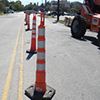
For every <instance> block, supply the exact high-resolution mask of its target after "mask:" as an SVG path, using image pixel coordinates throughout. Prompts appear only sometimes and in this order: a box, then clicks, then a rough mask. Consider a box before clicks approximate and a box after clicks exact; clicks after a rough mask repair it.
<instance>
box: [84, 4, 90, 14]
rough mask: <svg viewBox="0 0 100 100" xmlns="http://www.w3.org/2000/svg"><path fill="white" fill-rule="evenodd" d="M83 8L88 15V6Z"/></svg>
mask: <svg viewBox="0 0 100 100" xmlns="http://www.w3.org/2000/svg"><path fill="white" fill-rule="evenodd" d="M83 8H84V10H85V13H86V14H89V11H88V10H87V8H86V6H84V5H83Z"/></svg>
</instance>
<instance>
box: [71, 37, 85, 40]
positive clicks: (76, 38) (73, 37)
mask: <svg viewBox="0 0 100 100" xmlns="http://www.w3.org/2000/svg"><path fill="white" fill-rule="evenodd" d="M71 37H72V38H74V39H77V40H79V41H86V39H84V38H83V37H82V38H75V37H73V36H71Z"/></svg>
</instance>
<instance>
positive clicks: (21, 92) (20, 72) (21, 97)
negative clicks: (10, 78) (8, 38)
mask: <svg viewBox="0 0 100 100" xmlns="http://www.w3.org/2000/svg"><path fill="white" fill-rule="evenodd" d="M23 24H24V22H23ZM23 33H24V26H23V27H22V43H21V63H20V70H19V92H18V100H23Z"/></svg>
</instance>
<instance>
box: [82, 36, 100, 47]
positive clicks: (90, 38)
mask: <svg viewBox="0 0 100 100" xmlns="http://www.w3.org/2000/svg"><path fill="white" fill-rule="evenodd" d="M83 38H84V39H86V40H89V41H91V43H92V44H93V45H95V46H98V47H99V44H98V39H97V38H95V37H91V36H84V37H83Z"/></svg>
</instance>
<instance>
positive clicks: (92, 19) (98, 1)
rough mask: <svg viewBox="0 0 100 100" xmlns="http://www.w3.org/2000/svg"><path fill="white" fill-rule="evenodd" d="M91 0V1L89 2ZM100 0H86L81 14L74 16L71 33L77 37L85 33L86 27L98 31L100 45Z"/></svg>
mask: <svg viewBox="0 0 100 100" xmlns="http://www.w3.org/2000/svg"><path fill="white" fill-rule="evenodd" d="M89 1H91V2H89ZM99 27H100V0H88V1H87V0H86V1H85V3H84V4H83V5H82V9H81V15H77V16H75V17H74V19H73V21H72V24H71V33H72V36H73V37H75V38H81V37H83V36H84V35H85V32H86V29H89V30H90V31H92V32H97V33H98V35H97V37H98V43H99V46H100V28H99Z"/></svg>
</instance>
